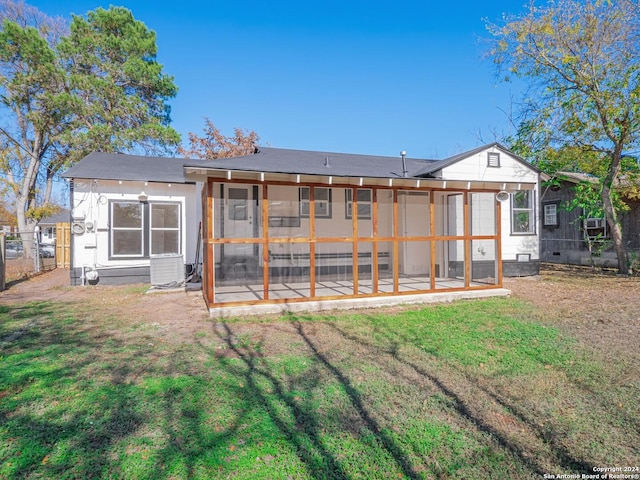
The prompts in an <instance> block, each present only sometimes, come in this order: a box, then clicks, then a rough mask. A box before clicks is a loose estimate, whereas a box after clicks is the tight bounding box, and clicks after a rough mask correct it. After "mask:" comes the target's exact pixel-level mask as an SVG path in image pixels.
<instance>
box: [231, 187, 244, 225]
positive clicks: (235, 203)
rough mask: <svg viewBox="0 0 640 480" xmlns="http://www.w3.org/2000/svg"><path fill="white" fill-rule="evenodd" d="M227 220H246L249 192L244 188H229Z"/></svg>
mask: <svg viewBox="0 0 640 480" xmlns="http://www.w3.org/2000/svg"><path fill="white" fill-rule="evenodd" d="M228 192H229V201H228V202H227V206H228V208H229V220H246V219H247V210H248V209H249V197H248V195H249V190H248V189H246V188H229V190H228Z"/></svg>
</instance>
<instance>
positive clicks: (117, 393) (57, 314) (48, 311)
mask: <svg viewBox="0 0 640 480" xmlns="http://www.w3.org/2000/svg"><path fill="white" fill-rule="evenodd" d="M0 315H8V318H11V319H12V320H13V321H16V320H17V321H18V322H17V323H18V325H16V326H15V327H14V328H13V330H12V331H11V332H6V331H5V335H4V343H3V344H2V350H1V352H0V354H1V355H2V356H3V357H4V358H3V362H2V363H3V365H2V368H0V425H2V427H1V428H0V440H1V441H2V444H3V447H4V448H3V449H2V453H1V454H0V465H1V467H0V468H1V469H2V470H0V476H4V475H6V477H7V478H30V477H31V476H43V477H45V478H60V477H68V478H99V477H103V476H104V475H105V469H109V470H110V474H111V475H116V476H118V472H117V466H114V465H113V463H112V458H111V456H112V454H113V446H114V445H115V444H117V443H118V441H119V440H121V439H123V438H126V437H127V436H129V435H131V434H132V433H133V432H135V431H136V430H137V429H138V428H139V427H140V426H141V425H143V424H144V423H145V421H146V418H147V416H146V414H145V412H144V410H143V409H140V408H139V405H138V404H137V397H138V391H137V389H136V388H135V387H134V386H132V385H125V384H123V383H121V382H118V381H117V378H116V377H117V376H118V375H119V374H120V373H121V372H118V371H117V370H115V371H113V370H112V369H111V368H110V365H109V364H104V365H102V366H100V367H97V366H94V365H93V364H94V362H95V360H96V359H95V357H94V355H93V352H99V351H100V350H102V349H103V345H102V342H103V341H104V337H103V336H102V335H100V334H98V335H95V336H91V335H90V334H88V332H86V331H84V330H83V329H81V328H70V326H69V324H70V323H71V322H73V321H74V320H72V319H71V318H70V316H69V313H68V310H67V308H66V307H65V306H61V305H58V304H55V303H51V302H38V303H31V304H25V305H22V306H15V307H11V308H9V309H8V310H7V309H3V311H2V312H0ZM114 347H115V348H119V347H122V345H121V344H118V343H117V342H116V343H115V344H114ZM138 353H139V352H138ZM126 360H127V359H126V358H125V363H126ZM128 360H131V361H133V359H132V358H129V359H128ZM91 372H94V373H95V374H96V375H99V376H101V377H102V378H100V379H95V378H91Z"/></svg>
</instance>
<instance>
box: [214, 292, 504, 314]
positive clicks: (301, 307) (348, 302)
mask: <svg viewBox="0 0 640 480" xmlns="http://www.w3.org/2000/svg"><path fill="white" fill-rule="evenodd" d="M510 294H511V291H510V290H507V289H506V288H495V289H491V290H465V291H461V292H442V293H422V294H417V295H397V296H389V297H368V298H345V299H342V300H324V301H310V302H293V303H282V304H268V305H246V306H238V307H218V308H211V309H209V314H210V316H211V317H212V318H228V317H241V316H247V315H268V314H278V313H286V312H317V311H322V310H342V309H346V310H348V309H356V308H375V307H388V306H393V305H409V304H416V303H446V302H453V301H456V300H464V299H479V298H489V297H503V296H508V295H510Z"/></svg>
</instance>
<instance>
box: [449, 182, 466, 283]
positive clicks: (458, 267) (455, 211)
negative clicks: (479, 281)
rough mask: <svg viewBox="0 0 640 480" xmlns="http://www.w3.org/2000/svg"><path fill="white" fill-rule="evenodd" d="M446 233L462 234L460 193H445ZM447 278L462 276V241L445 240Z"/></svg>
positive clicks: (461, 195) (462, 210) (462, 202)
mask: <svg viewBox="0 0 640 480" xmlns="http://www.w3.org/2000/svg"><path fill="white" fill-rule="evenodd" d="M447 235H448V236H456V237H460V236H463V235H464V197H463V194H462V193H455V194H452V195H447ZM445 248H446V249H447V253H446V259H447V269H446V270H445V271H446V272H448V276H449V278H456V277H458V278H460V277H462V278H464V241H460V240H450V241H448V242H445Z"/></svg>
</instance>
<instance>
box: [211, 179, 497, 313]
mask: <svg viewBox="0 0 640 480" xmlns="http://www.w3.org/2000/svg"><path fill="white" fill-rule="evenodd" d="M208 187H209V188H208V189H207V190H208V194H209V195H211V198H210V199H209V202H208V203H207V205H209V208H210V212H209V213H210V215H208V216H207V218H208V222H210V228H208V229H205V231H206V232H208V235H209V238H208V239H206V243H207V245H209V246H210V247H211V249H212V254H211V255H209V256H208V257H209V258H210V260H209V261H208V269H209V270H211V271H212V272H213V278H212V282H211V284H210V285H211V287H207V288H208V291H207V296H208V300H209V303H210V304H253V303H269V302H273V303H279V302H291V301H305V300H310V299H314V300H315V299H320V300H321V299H336V298H342V297H356V296H372V295H393V294H410V293H426V292H430V291H436V290H438V291H441V290H443V289H458V290H459V289H469V288H487V287H495V286H497V285H498V284H499V283H500V278H499V275H498V262H497V259H498V258H499V257H498V255H497V250H498V246H499V237H498V227H497V225H496V219H497V218H498V216H497V214H496V208H497V204H496V201H495V192H450V191H446V190H445V191H442V190H426V189H407V188H403V189H394V188H386V187H379V186H375V187H367V186H362V187H360V186H359V187H354V186H346V185H339V186H335V185H333V186H331V185H322V186H319V185H302V184H284V183H277V184H270V183H242V182H218V181H210V182H209V185H208ZM487 210H488V211H487Z"/></svg>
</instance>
